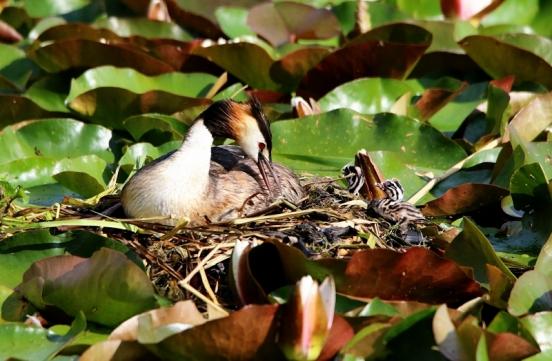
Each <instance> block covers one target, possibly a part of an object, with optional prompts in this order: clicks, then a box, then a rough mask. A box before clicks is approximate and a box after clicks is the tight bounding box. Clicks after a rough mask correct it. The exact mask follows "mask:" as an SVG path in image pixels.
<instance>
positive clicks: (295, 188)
mask: <svg viewBox="0 0 552 361" xmlns="http://www.w3.org/2000/svg"><path fill="white" fill-rule="evenodd" d="M214 137H224V138H231V139H234V140H236V142H237V143H238V145H239V147H237V146H217V147H212V145H213V138H214ZM271 151H272V135H271V133H270V128H269V124H268V122H267V120H266V118H265V115H264V113H263V111H262V108H261V105H260V103H259V102H258V101H257V100H256V99H254V98H252V99H251V100H250V101H249V102H247V103H238V102H235V101H232V100H225V101H218V102H215V103H213V104H212V105H211V106H210V107H209V108H207V110H205V111H204V112H203V113H201V114H200V115H199V117H198V118H197V120H196V121H195V122H194V124H193V125H192V126H191V127H190V129H189V131H188V134H187V136H186V139H185V140H184V142H183V143H182V145H181V146H180V148H179V149H177V150H176V151H174V152H172V153H169V154H167V155H165V156H163V157H160V158H158V159H156V160H155V161H153V162H151V163H150V164H148V165H146V166H144V167H143V168H141V169H140V170H139V171H138V172H137V173H136V174H135V175H134V176H133V177H132V178H131V179H130V180H129V181H128V182H127V183H126V185H125V186H124V188H123V191H122V193H121V203H122V205H123V209H124V210H125V213H126V214H127V216H129V217H132V218H149V217H168V216H170V217H171V218H170V219H167V220H162V221H160V222H161V223H164V224H168V225H175V224H177V223H178V222H179V220H181V219H188V220H189V221H190V224H192V225H200V224H206V223H209V222H221V221H226V220H230V219H232V218H236V217H239V216H243V215H247V214H251V213H253V212H255V211H258V210H261V209H264V208H265V207H267V206H268V205H269V204H270V203H271V202H272V201H273V200H274V199H275V198H277V197H283V198H285V199H287V200H289V201H290V202H298V201H299V200H300V199H301V198H302V197H303V195H304V191H303V188H302V187H301V185H300V184H299V181H298V180H297V178H296V176H295V175H294V174H293V172H292V171H291V170H289V169H288V168H286V167H284V166H282V165H279V164H275V163H272V161H271Z"/></svg>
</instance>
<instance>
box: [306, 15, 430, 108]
mask: <svg viewBox="0 0 552 361" xmlns="http://www.w3.org/2000/svg"><path fill="white" fill-rule="evenodd" d="M430 43H431V34H430V33H429V32H427V31H426V30H424V29H422V28H420V27H418V26H415V25H409V24H393V25H387V26H385V27H382V28H376V29H374V30H372V31H371V32H368V33H366V34H363V35H362V36H361V37H359V38H356V39H354V40H353V41H352V42H351V43H349V44H348V45H347V46H345V47H343V48H341V49H338V50H337V51H335V52H333V53H331V54H329V55H328V56H326V57H325V58H324V59H322V61H320V63H318V64H317V65H316V66H315V67H314V68H312V69H311V70H310V71H309V72H308V73H307V74H306V75H305V77H304V78H303V79H302V80H301V83H300V84H299V88H298V89H297V94H298V95H300V96H302V97H303V98H308V97H312V98H316V99H318V98H320V97H321V96H322V95H324V94H326V93H327V92H328V91H330V90H332V89H333V88H335V87H336V86H338V85H340V84H343V83H346V82H348V81H351V80H353V79H357V78H362V77H376V76H377V77H383V78H395V79H403V78H404V77H405V76H406V75H408V73H409V72H410V70H412V67H413V66H414V65H415V64H416V62H417V61H418V60H419V59H420V57H421V56H422V55H423V54H424V52H425V51H426V49H427V48H428V47H429V45H430Z"/></svg>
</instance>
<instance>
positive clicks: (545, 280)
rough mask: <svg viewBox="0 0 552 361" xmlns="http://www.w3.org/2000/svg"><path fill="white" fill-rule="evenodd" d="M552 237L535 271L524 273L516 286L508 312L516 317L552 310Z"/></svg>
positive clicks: (538, 260) (539, 258) (544, 248)
mask: <svg viewBox="0 0 552 361" xmlns="http://www.w3.org/2000/svg"><path fill="white" fill-rule="evenodd" d="M551 247H552V237H550V238H549V239H548V241H547V242H546V244H545V245H544V247H543V249H542V250H541V253H540V254H539V257H538V259H537V265H536V266H535V269H534V270H532V271H529V272H526V273H524V274H523V275H521V277H520V278H519V279H518V281H517V282H516V283H515V284H514V288H513V289H512V293H511V294H510V299H509V301H508V311H509V312H510V313H511V314H512V315H514V316H521V315H524V314H527V313H535V312H541V311H550V310H552V298H551V297H550V295H551V294H552V278H551V277H550V276H551V275H552V263H550V259H551V257H550V249H551Z"/></svg>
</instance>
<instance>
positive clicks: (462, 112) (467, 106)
mask: <svg viewBox="0 0 552 361" xmlns="http://www.w3.org/2000/svg"><path fill="white" fill-rule="evenodd" d="M487 88H488V83H476V84H472V85H468V86H466V87H465V88H464V89H461V90H460V91H459V92H458V93H456V94H455V95H454V96H453V98H452V99H451V100H450V101H449V102H447V104H446V105H445V106H444V107H443V108H441V109H440V110H438V111H437V112H436V113H435V114H434V115H433V116H431V118H430V119H429V122H430V123H431V125H433V126H434V127H435V128H437V129H439V130H440V131H442V132H454V131H456V130H457V129H458V128H459V127H460V125H461V124H462V123H463V122H464V120H465V119H466V118H467V117H468V115H470V113H471V112H473V111H474V110H475V108H476V107H477V106H478V105H479V104H481V103H483V101H484V100H485V96H486V94H487Z"/></svg>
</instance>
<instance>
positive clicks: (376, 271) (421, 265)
mask: <svg viewBox="0 0 552 361" xmlns="http://www.w3.org/2000/svg"><path fill="white" fill-rule="evenodd" d="M335 279H336V286H337V292H339V293H343V294H345V295H348V296H353V297H359V298H373V297H379V298H381V299H385V300H411V301H418V302H425V303H432V304H436V303H445V302H446V303H460V302H463V301H467V300H469V299H471V298H474V297H477V296H479V295H481V293H482V291H481V288H480V287H479V285H478V284H477V283H476V282H475V281H474V280H473V279H471V278H469V277H468V276H467V275H466V274H465V273H464V271H462V269H461V268H460V266H458V265H457V264H456V263H454V262H452V261H450V260H447V259H445V258H442V257H439V256H437V255H436V254H435V253H433V252H432V251H430V250H428V249H425V248H417V247H416V248H411V249H409V250H408V251H406V252H405V253H399V252H395V251H392V250H389V249H371V250H366V251H362V252H357V253H355V254H354V255H353V257H352V258H351V260H350V261H349V263H348V264H347V268H346V269H345V272H344V274H343V275H340V277H339V276H336V277H335Z"/></svg>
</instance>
